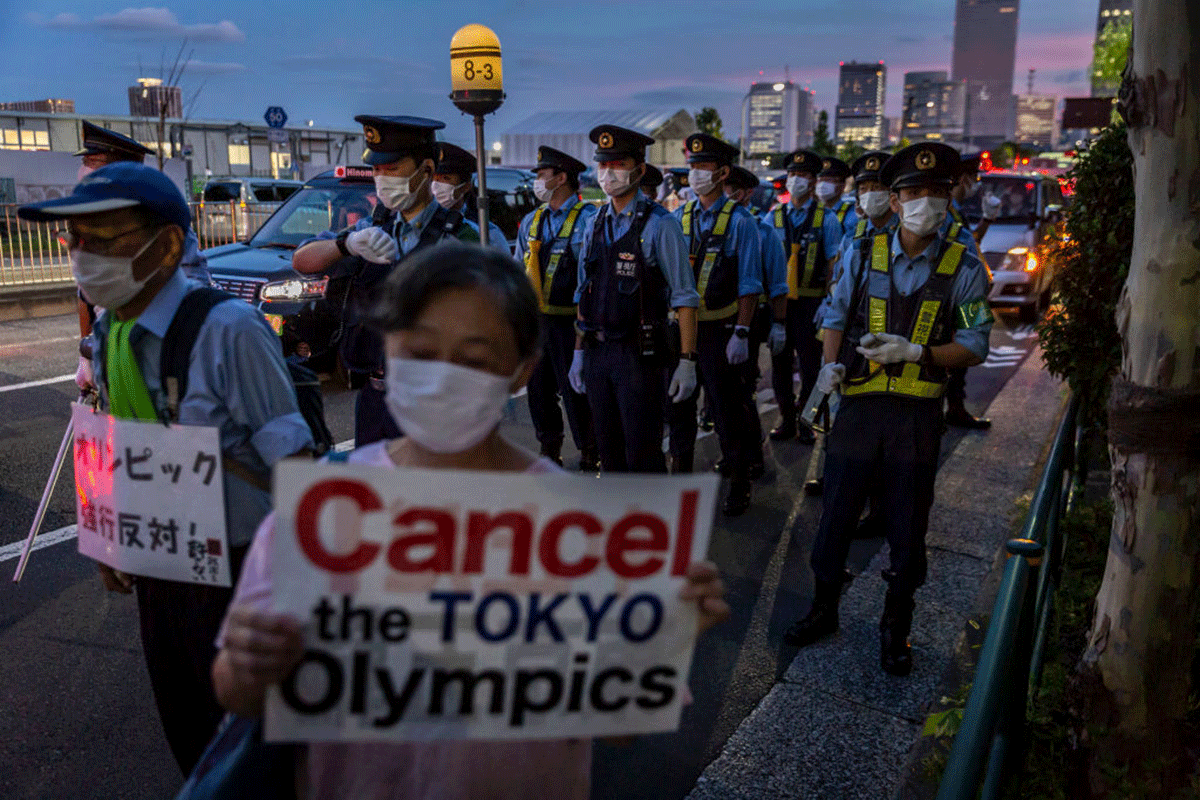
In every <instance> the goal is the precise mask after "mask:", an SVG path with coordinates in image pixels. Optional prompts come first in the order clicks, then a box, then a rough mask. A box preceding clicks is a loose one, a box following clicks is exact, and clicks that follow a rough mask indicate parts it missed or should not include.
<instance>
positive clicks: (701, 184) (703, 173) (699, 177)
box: [688, 169, 717, 197]
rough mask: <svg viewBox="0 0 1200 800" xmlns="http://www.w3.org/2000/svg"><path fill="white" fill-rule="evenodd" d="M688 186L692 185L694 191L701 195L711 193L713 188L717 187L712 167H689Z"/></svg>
mask: <svg viewBox="0 0 1200 800" xmlns="http://www.w3.org/2000/svg"><path fill="white" fill-rule="evenodd" d="M688 186H691V187H692V191H694V192H695V193H696V194H698V195H699V196H701V197H704V196H705V195H707V194H711V193H712V190H713V189H715V188H716V187H717V184H716V182H715V181H714V180H713V171H712V170H711V169H689V170H688Z"/></svg>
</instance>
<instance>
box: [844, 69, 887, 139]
mask: <svg viewBox="0 0 1200 800" xmlns="http://www.w3.org/2000/svg"><path fill="white" fill-rule="evenodd" d="M886 89H887V67H886V66H885V65H884V63H883V62H882V61H880V62H878V63H875V64H859V63H858V62H857V61H851V62H849V63H847V62H845V61H843V62H841V74H840V76H839V80H838V103H837V113H836V117H835V125H836V131H837V133H836V136H837V144H838V146H839V147H840V146H841V145H844V144H847V143H849V142H854V143H855V144H858V145H861V146H862V147H865V148H867V149H868V150H871V149H876V148H879V147H881V146H882V145H883V142H884V138H885V137H886V136H887V130H886V129H885V128H884V123H883V101H884V94H885V92H886Z"/></svg>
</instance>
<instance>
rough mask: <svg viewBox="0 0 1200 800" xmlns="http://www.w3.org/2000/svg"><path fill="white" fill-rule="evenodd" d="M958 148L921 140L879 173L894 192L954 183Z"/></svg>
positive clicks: (956, 174)
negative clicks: (913, 187)
mask: <svg viewBox="0 0 1200 800" xmlns="http://www.w3.org/2000/svg"><path fill="white" fill-rule="evenodd" d="M958 163H959V158H958V151H957V150H955V149H954V148H953V147H951V146H950V145H946V144H942V143H941V142H921V143H920V144H914V145H910V146H908V147H906V148H904V149H903V150H901V151H900V152H898V153H896V154H895V155H893V156H892V157H891V158H890V159H888V162H887V163H886V164H884V165H883V169H882V170H881V171H880V173H879V180H880V183H882V184H884V185H885V186H887V187H888V188H890V189H891V190H892V191H893V192H894V191H897V190H899V189H907V188H909V187H912V186H953V185H954V181H955V180H957V179H958Z"/></svg>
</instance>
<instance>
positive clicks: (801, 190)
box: [787, 175, 811, 198]
mask: <svg viewBox="0 0 1200 800" xmlns="http://www.w3.org/2000/svg"><path fill="white" fill-rule="evenodd" d="M810 185H811V183H810V182H809V180H808V178H806V177H805V176H803V175H788V179H787V190H788V194H790V195H791V196H792V197H794V198H795V197H800V196H801V195H805V194H808V187H809V186H810Z"/></svg>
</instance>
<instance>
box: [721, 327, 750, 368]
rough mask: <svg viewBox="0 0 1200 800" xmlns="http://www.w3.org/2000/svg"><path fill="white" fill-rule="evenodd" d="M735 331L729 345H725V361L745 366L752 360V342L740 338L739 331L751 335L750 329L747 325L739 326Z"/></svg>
mask: <svg viewBox="0 0 1200 800" xmlns="http://www.w3.org/2000/svg"><path fill="white" fill-rule="evenodd" d="M733 330H734V333H733V335H732V336H730V337H729V344H727V345H725V360H726V361H728V362H729V363H730V364H745V363H746V361H748V360H749V359H750V340H749V339H748V338H744V337H741V336H738V335H737V331H739V330H743V331H746V332H747V333H749V332H750V329H749V328H747V327H746V326H745V325H737V326H735V327H734V329H733Z"/></svg>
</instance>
